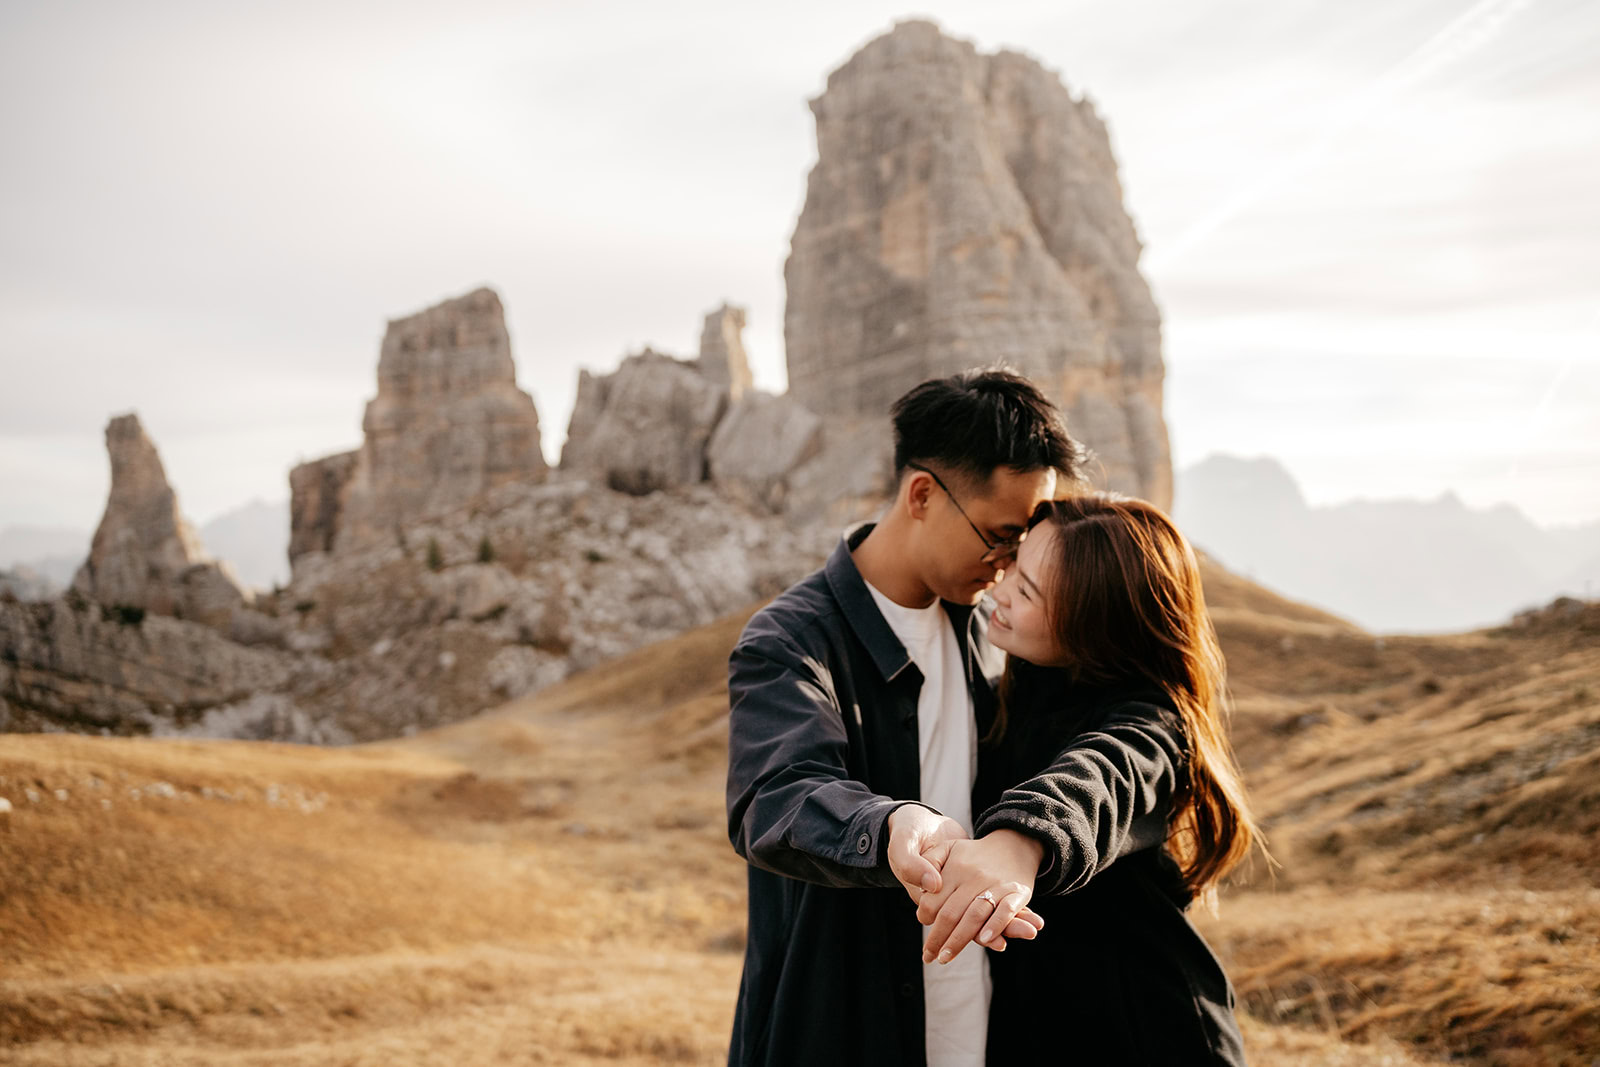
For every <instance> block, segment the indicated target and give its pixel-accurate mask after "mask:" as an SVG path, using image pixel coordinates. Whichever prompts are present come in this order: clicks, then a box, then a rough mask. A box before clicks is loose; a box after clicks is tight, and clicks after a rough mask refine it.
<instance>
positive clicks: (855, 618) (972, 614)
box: [823, 522, 1002, 686]
mask: <svg viewBox="0 0 1600 1067" xmlns="http://www.w3.org/2000/svg"><path fill="white" fill-rule="evenodd" d="M875 525H877V524H876V523H871V522H862V523H857V524H856V525H854V526H851V527H849V528H848V529H846V530H845V532H844V536H843V537H841V538H839V543H838V544H837V545H835V546H834V547H833V553H832V554H831V555H830V556H829V557H828V562H827V563H826V564H825V565H824V568H823V570H824V573H826V574H827V576H828V587H829V588H830V589H832V590H833V596H834V599H835V600H837V601H838V602H839V606H840V607H841V608H843V609H844V617H845V620H846V621H847V622H848V623H849V624H850V628H851V629H852V630H853V631H855V635H856V639H857V640H859V641H860V642H861V644H862V645H863V646H865V647H866V650H867V653H868V654H869V655H870V656H871V657H872V662H873V663H874V664H875V665H876V666H877V668H878V673H879V674H881V675H883V680H884V681H886V682H888V681H893V680H894V679H895V678H896V677H897V676H898V675H899V674H900V672H901V671H903V670H905V669H906V668H907V667H909V666H911V665H912V664H911V656H910V655H909V654H908V653H907V652H906V648H905V646H904V645H902V644H901V643H900V639H899V638H898V637H896V636H895V633H894V630H893V629H892V628H891V627H890V626H889V623H888V622H887V620H885V619H884V617H883V613H882V612H881V611H879V610H878V604H877V601H875V600H873V599H872V594H871V593H870V592H869V591H868V590H867V580H866V579H865V578H863V577H861V572H860V571H859V570H857V569H856V561H855V558H854V557H853V556H851V555H850V553H851V552H852V551H854V550H855V549H856V547H857V546H858V545H860V544H861V542H862V541H865V540H866V539H867V535H868V534H869V533H871V532H872V528H873V527H874V526H875ZM943 603H944V610H945V614H946V615H948V616H949V617H950V621H951V623H952V624H953V625H954V626H955V630H956V633H957V634H960V635H962V636H963V637H964V640H962V641H960V642H959V645H960V647H961V659H962V662H963V664H964V666H965V667H966V672H967V683H968V685H969V686H970V685H972V684H973V683H974V682H975V681H976V676H977V675H982V676H984V680H985V682H986V683H987V684H989V685H993V684H994V681H995V680H996V679H997V678H999V676H1000V667H1001V665H1002V664H1001V661H1000V659H999V653H998V650H997V649H994V648H993V647H992V646H991V645H990V644H989V643H988V640H987V638H988V622H989V618H988V615H987V614H986V613H985V612H984V611H983V610H982V609H981V608H977V607H974V606H973V605H971V604H955V603H951V602H950V601H948V600H946V601H943Z"/></svg>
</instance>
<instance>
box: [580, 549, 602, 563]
mask: <svg viewBox="0 0 1600 1067" xmlns="http://www.w3.org/2000/svg"><path fill="white" fill-rule="evenodd" d="M583 558H584V559H586V560H588V561H589V562H590V563H604V562H605V561H606V557H605V554H604V553H602V552H601V551H600V550H599V549H595V548H589V549H585V550H584V553H583Z"/></svg>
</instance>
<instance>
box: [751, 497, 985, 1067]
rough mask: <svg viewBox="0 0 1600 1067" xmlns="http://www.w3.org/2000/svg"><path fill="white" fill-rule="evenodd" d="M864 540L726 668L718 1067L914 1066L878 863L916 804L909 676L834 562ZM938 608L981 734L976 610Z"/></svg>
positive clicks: (756, 623) (910, 956) (873, 612)
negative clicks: (726, 1019)
mask: <svg viewBox="0 0 1600 1067" xmlns="http://www.w3.org/2000/svg"><path fill="white" fill-rule="evenodd" d="M870 529H871V527H870V526H865V527H862V528H860V529H859V530H856V531H852V534H851V536H850V537H849V538H848V540H843V541H841V542H840V543H839V545H838V546H836V548H835V549H834V552H833V554H832V555H831V556H830V557H829V559H828V561H827V563H826V564H825V565H824V566H823V567H822V569H820V570H818V571H816V572H815V573H813V574H811V575H809V576H808V577H806V578H804V579H802V580H801V581H800V582H798V583H797V584H795V585H794V586H792V587H791V588H790V589H788V590H787V591H786V592H784V593H783V594H782V595H780V596H779V597H778V598H777V599H776V600H774V601H773V602H772V603H771V604H769V605H767V606H766V607H765V608H763V609H762V610H761V611H760V612H758V613H757V614H756V616H755V617H754V618H752V619H751V620H750V622H749V624H748V625H747V626H746V627H745V630H744V633H743V635H742V636H741V637H740V639H739V643H738V645H737V646H736V647H735V648H734V650H733V654H732V656H731V657H730V659H729V672H728V699H729V706H730V718H729V728H728V794H727V801H728V834H729V837H730V839H731V840H732V842H733V847H734V848H735V849H737V850H738V852H739V854H740V855H741V856H743V857H744V858H745V859H747V860H749V861H750V868H749V907H750V925H749V937H748V941H747V942H746V949H745V959H744V975H743V977H742V979H741V980H740V983H739V1001H738V1006H737V1008H736V1010H735V1014H734V1023H733V1040H732V1045H731V1047H730V1048H729V1052H728V1062H729V1063H730V1064H740V1065H745V1064H825V1065H827V1067H851V1065H855V1064H860V1065H863V1067H866V1065H873V1067H880V1065H881V1067H894V1065H902V1064H903V1065H907V1067H921V1065H922V1064H924V1063H925V1057H924V1054H923V1033H924V1028H923V1002H922V927H921V926H920V925H919V924H918V922H917V919H916V909H915V907H914V906H913V905H912V903H911V899H910V897H908V896H907V895H906V892H905V890H904V889H903V888H901V886H900V883H899V882H897V881H896V880H895V878H894V875H893V874H892V873H890V870H889V865H888V862H887V858H886V849H887V846H888V836H889V835H888V830H887V826H886V823H887V822H888V819H889V813H890V812H892V811H893V810H894V809H895V808H897V807H900V806H901V805H902V804H906V803H910V802H914V801H916V800H917V799H918V798H919V796H920V794H921V761H920V759H919V756H918V752H917V697H918V695H919V694H920V692H921V689H922V674H921V672H920V671H919V670H918V669H917V667H916V665H915V664H913V663H912V662H911V658H910V656H908V655H907V654H906V651H905V648H904V646H902V645H901V643H900V640H899V639H898V638H897V637H896V636H895V634H894V631H893V630H892V629H890V627H889V624H888V623H887V622H886V621H885V620H884V618H883V615H882V614H881V613H880V612H879V611H878V607H877V605H876V604H875V603H874V602H873V600H872V595H871V593H870V592H869V591H868V589H867V585H866V582H865V581H864V580H863V579H862V577H861V574H860V572H859V571H857V570H856V566H855V561H854V560H853V559H852V558H851V556H850V549H851V548H853V547H854V546H855V545H857V544H859V543H860V542H861V540H862V539H864V538H865V537H866V534H867V533H868V532H869V531H870ZM945 610H946V612H947V614H948V615H949V617H950V621H951V624H952V625H953V626H954V627H955V628H956V633H957V636H958V637H959V638H960V640H959V641H958V644H960V646H961V650H962V660H963V663H964V665H965V667H966V671H967V680H968V688H969V689H970V691H971V692H972V696H973V707H974V709H975V712H976V716H977V724H978V730H979V732H980V735H981V734H982V733H983V732H984V731H986V730H987V729H988V728H989V725H990V724H991V723H992V722H993V720H994V701H993V695H992V693H993V690H992V681H993V679H994V678H995V676H996V675H997V672H998V670H999V668H1000V665H1001V661H1000V657H999V654H998V653H997V652H996V651H995V650H994V649H993V648H992V647H991V646H990V645H989V644H988V641H987V638H986V633H987V624H986V621H985V620H984V619H983V617H982V616H981V615H980V614H979V613H977V612H975V611H974V610H973V609H972V608H970V607H967V606H964V605H958V604H951V603H948V602H947V603H946V604H945ZM973 810H974V811H976V810H978V809H977V808H974V809H973Z"/></svg>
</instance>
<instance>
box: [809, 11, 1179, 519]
mask: <svg viewBox="0 0 1600 1067" xmlns="http://www.w3.org/2000/svg"><path fill="white" fill-rule="evenodd" d="M811 110H812V112H813V114H814V115H815V118H816V125H817V163H816V166H815V167H814V168H813V169H812V171H811V175H810V178H809V181H808V184H807V189H806V199H805V205H804V208H803V209H802V211H801V214H800V219H799V222H798V224H797V225H796V227H795V232H794V238H793V241H792V244H791V252H790V256H789V260H788V262H787V264H786V267H785V278H786V280H787V283H788V303H787V306H786V309H785V315H784V338H785V344H786V347H787V350H788V364H789V385H790V390H791V393H792V394H793V396H794V398H795V399H796V400H798V401H799V402H800V403H801V404H803V405H805V406H806V407H807V408H809V409H811V410H812V411H814V412H816V413H817V414H819V415H824V416H831V415H851V414H855V415H862V416H869V417H882V416H883V415H884V414H886V412H887V410H888V407H889V405H890V403H891V402H892V401H893V400H894V399H895V398H896V397H897V396H899V395H900V394H901V393H902V392H904V391H905V390H906V389H909V388H910V387H911V386H913V385H915V384H916V383H917V382H919V381H922V380H924V379H926V378H929V377H933V376H936V375H942V374H949V373H952V372H955V371H958V370H963V369H966V368H969V367H973V366H980V365H986V364H991V363H1004V364H1007V365H1009V366H1011V367H1013V368H1014V369H1016V370H1018V371H1020V372H1022V373H1024V374H1026V375H1028V376H1029V377H1031V378H1033V379H1034V380H1035V381H1037V382H1039V383H1040V385H1041V387H1043V388H1044V389H1045V390H1046V392H1047V393H1048V394H1049V395H1051V396H1052V398H1053V399H1055V400H1056V401H1057V403H1059V404H1060V405H1061V406H1062V408H1063V410H1064V411H1065V412H1066V413H1067V417H1068V425H1069V427H1070V428H1071V429H1072V430H1073V432H1074V435H1075V436H1078V437H1080V438H1081V439H1083V440H1084V441H1086V443H1087V444H1088V445H1089V446H1090V447H1091V448H1093V449H1094V450H1095V452H1096V453H1097V454H1098V457H1099V459H1100V463H1101V464H1102V465H1103V473H1101V474H1100V476H1099V477H1098V478H1097V480H1098V481H1100V482H1101V483H1102V484H1105V485H1107V486H1109V487H1110V488H1114V489H1118V490H1121V491H1125V492H1130V493H1135V494H1137V495H1140V496H1143V497H1146V498H1148V499H1150V500H1152V501H1153V502H1155V503H1157V504H1159V505H1161V506H1163V507H1169V506H1170V505H1171V498H1172V474H1171V459H1170V453H1169V449H1168V444H1167V434H1166V427H1165V424H1164V422H1163V419H1162V415H1161V392H1162V377H1163V368H1162V361H1161V327H1160V317H1159V314H1158V312H1157V310H1156V306H1155V302H1154V300H1153V299H1152V297H1151V294H1150V289H1149V286H1148V285H1147V284H1146V283H1145V281H1144V279H1143V278H1142V277H1141V276H1140V274H1139V272H1138V258H1139V253H1140V244H1139V240H1138V237H1137V235H1136V234H1135V232H1134V227H1133V224H1132V221H1131V220H1130V219H1129V217H1128V214H1127V212H1126V211H1125V210H1124V208H1123V204H1122V189H1121V185H1120V182H1119V181H1118V177H1117V168H1116V162H1115V160H1114V158H1113V156H1112V153H1111V147H1110V143H1109V139H1108V136H1107V133H1106V127H1105V124H1104V123H1103V122H1102V121H1101V119H1100V118H1099V116H1098V115H1097V114H1096V113H1095V110H1094V107H1093V105H1092V104H1091V103H1090V102H1089V101H1088V100H1087V99H1082V98H1079V99H1074V98H1073V97H1072V95H1071V94H1070V93H1069V92H1068V90H1067V89H1066V88H1065V86H1063V85H1062V83H1061V81H1060V79H1059V78H1058V77H1057V76H1056V75H1054V74H1052V73H1050V72H1049V71H1047V70H1045V69H1044V68H1043V67H1041V66H1040V65H1039V64H1038V63H1037V62H1035V61H1034V60H1032V59H1029V58H1027V57H1026V56H1022V55H1017V54H1015V53H1010V52H1001V53H998V54H996V55H981V54H979V53H978V52H977V51H976V49H974V47H973V46H972V45H971V44H970V43H968V42H965V41H960V40H955V39H952V38H950V37H947V36H945V35H944V34H943V33H941V32H940V31H939V29H938V27H936V26H935V25H933V24H932V23H928V22H920V21H912V22H904V23H901V24H899V25H897V26H896V27H895V28H894V30H893V31H892V32H890V33H888V34H885V35H884V36H882V37H879V38H878V39H876V40H874V41H872V42H870V43H869V44H867V45H866V46H865V47H863V48H862V49H861V50H860V51H859V52H858V53H857V54H856V55H855V56H854V57H852V58H851V59H850V60H849V61H848V62H847V63H845V64H844V66H842V67H840V68H839V69H838V70H836V71H834V72H833V74H832V75H830V77H829V78H828V85H827V89H826V90H825V91H824V92H823V93H822V95H821V96H819V97H817V98H816V99H815V100H813V101H812V102H811Z"/></svg>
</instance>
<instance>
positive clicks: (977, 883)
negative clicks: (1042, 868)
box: [902, 809, 1044, 963]
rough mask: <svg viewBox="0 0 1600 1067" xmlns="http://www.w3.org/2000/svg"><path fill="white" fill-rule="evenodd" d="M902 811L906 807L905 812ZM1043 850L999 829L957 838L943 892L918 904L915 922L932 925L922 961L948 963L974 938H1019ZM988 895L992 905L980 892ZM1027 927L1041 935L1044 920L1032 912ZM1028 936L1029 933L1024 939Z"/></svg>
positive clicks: (987, 941) (945, 866)
mask: <svg viewBox="0 0 1600 1067" xmlns="http://www.w3.org/2000/svg"><path fill="white" fill-rule="evenodd" d="M902 810H904V809H902ZM1043 857H1044V846H1043V845H1042V844H1040V843H1039V842H1038V841H1035V840H1034V839H1033V838H1031V837H1028V836H1027V835H1026V834H1019V833H1017V832H1016V831H1014V830H996V831H994V832H993V833H991V834H988V835H986V836H984V837H983V838H982V839H980V840H977V841H970V840H957V841H952V842H950V843H949V845H948V855H946V856H945V857H944V862H943V865H942V866H943V869H942V871H941V878H940V883H941V884H940V888H939V889H938V890H936V891H933V892H928V893H924V894H923V896H922V899H921V901H920V902H919V903H918V905H917V921H918V922H920V923H922V924H923V925H924V926H927V927H929V930H928V936H927V939H926V940H925V941H924V943H923V949H922V962H924V963H931V962H933V961H934V960H935V959H937V960H938V961H939V962H940V963H949V962H950V961H951V960H953V959H955V958H956V956H958V955H960V953H961V950H962V949H963V948H965V947H966V946H967V945H969V944H970V943H971V942H972V940H973V938H974V937H976V938H977V939H978V943H979V944H981V945H989V944H991V943H992V942H995V940H996V939H997V938H1000V939H1001V941H1000V943H999V944H998V945H996V946H995V947H996V948H1001V947H1003V945H1004V941H1003V937H1004V936H1018V935H1017V934H1013V933H1012V930H1013V929H1018V930H1019V931H1020V927H1019V926H1018V923H1017V922H1014V921H1013V920H1016V919H1017V916H1018V915H1019V914H1022V913H1024V912H1026V910H1027V904H1028V901H1029V900H1030V899H1032V897H1033V880H1034V877H1035V876H1036V875H1037V874H1038V873H1039V862H1040V860H1041V859H1042V858H1043ZM986 890H987V891H988V892H989V893H990V894H991V896H992V898H993V900H994V903H993V905H992V906H991V905H990V903H989V901H988V900H985V899H983V898H982V897H981V896H980V894H982V893H983V892H984V891H986ZM1027 915H1030V916H1033V918H1032V920H1026V921H1025V923H1024V924H1025V925H1027V926H1028V927H1029V928H1030V929H1032V930H1034V931H1035V932H1037V930H1038V929H1040V928H1042V927H1043V925H1044V922H1043V920H1042V919H1038V917H1037V916H1036V915H1033V913H1032V912H1027ZM1022 936H1026V935H1022Z"/></svg>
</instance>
